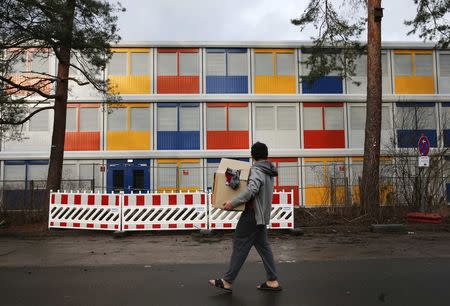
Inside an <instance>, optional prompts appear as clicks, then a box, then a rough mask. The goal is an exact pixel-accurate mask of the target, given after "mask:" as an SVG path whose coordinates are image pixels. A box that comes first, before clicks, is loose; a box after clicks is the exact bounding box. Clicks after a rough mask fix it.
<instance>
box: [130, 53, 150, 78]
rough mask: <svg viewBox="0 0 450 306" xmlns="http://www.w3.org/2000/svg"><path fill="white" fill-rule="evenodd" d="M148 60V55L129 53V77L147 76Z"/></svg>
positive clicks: (148, 71) (148, 69) (148, 70)
mask: <svg viewBox="0 0 450 306" xmlns="http://www.w3.org/2000/svg"><path fill="white" fill-rule="evenodd" d="M149 60H150V59H149V54H148V53H134V52H133V53H131V75H149V74H150V67H149V66H150V64H149Z"/></svg>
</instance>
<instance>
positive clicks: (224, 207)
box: [223, 201, 233, 210]
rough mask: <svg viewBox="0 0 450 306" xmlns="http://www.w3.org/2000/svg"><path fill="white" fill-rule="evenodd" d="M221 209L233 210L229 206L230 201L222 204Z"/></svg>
mask: <svg viewBox="0 0 450 306" xmlns="http://www.w3.org/2000/svg"><path fill="white" fill-rule="evenodd" d="M223 209H225V210H233V206H232V205H231V201H227V202H225V203H224V204H223Z"/></svg>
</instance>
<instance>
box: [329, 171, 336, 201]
mask: <svg viewBox="0 0 450 306" xmlns="http://www.w3.org/2000/svg"><path fill="white" fill-rule="evenodd" d="M330 192H331V203H330V204H331V205H336V182H335V181H334V179H333V178H332V177H330Z"/></svg>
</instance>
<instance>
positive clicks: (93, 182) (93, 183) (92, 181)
mask: <svg viewBox="0 0 450 306" xmlns="http://www.w3.org/2000/svg"><path fill="white" fill-rule="evenodd" d="M91 190H92V192H94V191H95V180H94V179H92V180H91Z"/></svg>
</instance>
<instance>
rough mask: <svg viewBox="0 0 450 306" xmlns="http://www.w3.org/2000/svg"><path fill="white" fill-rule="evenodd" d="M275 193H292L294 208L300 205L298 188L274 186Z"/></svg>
mask: <svg viewBox="0 0 450 306" xmlns="http://www.w3.org/2000/svg"><path fill="white" fill-rule="evenodd" d="M273 188H274V189H275V191H283V190H284V191H288V192H289V191H294V206H299V205H300V195H299V186H275V187H273Z"/></svg>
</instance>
